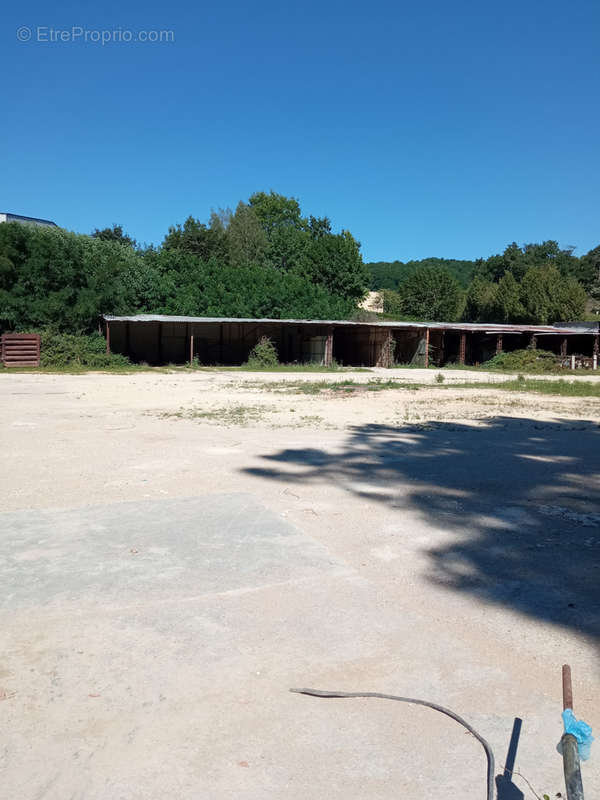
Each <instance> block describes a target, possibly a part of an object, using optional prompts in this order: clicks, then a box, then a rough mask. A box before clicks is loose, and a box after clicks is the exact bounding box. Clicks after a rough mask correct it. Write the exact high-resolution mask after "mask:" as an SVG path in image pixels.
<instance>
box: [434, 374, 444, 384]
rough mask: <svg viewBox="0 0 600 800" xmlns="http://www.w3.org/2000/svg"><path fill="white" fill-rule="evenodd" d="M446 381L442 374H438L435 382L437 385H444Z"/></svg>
mask: <svg viewBox="0 0 600 800" xmlns="http://www.w3.org/2000/svg"><path fill="white" fill-rule="evenodd" d="M445 380H446V376H445V375H442V373H441V372H438V374H437V375H436V376H435V382H436V383H443V382H444V381H445Z"/></svg>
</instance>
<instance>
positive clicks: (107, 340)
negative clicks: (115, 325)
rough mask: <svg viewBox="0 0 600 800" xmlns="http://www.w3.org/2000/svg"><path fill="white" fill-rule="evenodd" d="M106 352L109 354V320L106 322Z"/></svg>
mask: <svg viewBox="0 0 600 800" xmlns="http://www.w3.org/2000/svg"><path fill="white" fill-rule="evenodd" d="M106 353H107V355H110V322H107V323H106Z"/></svg>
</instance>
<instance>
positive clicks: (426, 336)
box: [424, 328, 429, 368]
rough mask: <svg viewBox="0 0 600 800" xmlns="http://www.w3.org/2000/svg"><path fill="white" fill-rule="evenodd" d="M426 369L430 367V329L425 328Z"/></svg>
mask: <svg viewBox="0 0 600 800" xmlns="http://www.w3.org/2000/svg"><path fill="white" fill-rule="evenodd" d="M424 360H425V368H427V367H428V366H429V328H425V359H424Z"/></svg>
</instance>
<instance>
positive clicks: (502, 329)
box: [102, 314, 598, 336]
mask: <svg viewBox="0 0 600 800" xmlns="http://www.w3.org/2000/svg"><path fill="white" fill-rule="evenodd" d="M102 318H103V319H104V320H105V321H106V322H139V323H144V322H183V323H202V322H214V323H221V322H247V323H254V324H257V323H261V324H265V325H266V324H272V325H334V326H345V327H346V326H360V327H367V328H369V327H371V328H372V327H381V328H430V329H432V330H450V331H467V332H468V331H472V332H479V333H486V334H490V335H491V334H495V333H515V334H518V333H537V334H562V335H563V336H564V335H574V334H575V335H577V334H582V333H584V334H588V333H589V334H597V333H598V327H597V325H596V324H595V323H590V327H589V328H581V327H576V328H575V327H573V328H570V327H558V326H555V325H502V324H491V325H490V323H483V322H397V321H392V320H384V321H374V322H357V321H351V320H339V319H268V318H261V319H254V318H252V317H183V316H175V315H173V316H172V315H170V314H134V315H132V316H114V315H112V314H104V315H103V316H102Z"/></svg>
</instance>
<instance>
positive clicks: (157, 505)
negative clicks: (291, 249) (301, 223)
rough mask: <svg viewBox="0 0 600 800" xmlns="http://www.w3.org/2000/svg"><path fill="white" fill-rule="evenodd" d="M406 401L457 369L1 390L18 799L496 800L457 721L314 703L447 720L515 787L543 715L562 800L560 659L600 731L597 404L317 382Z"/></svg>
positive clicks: (550, 784)
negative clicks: (336, 692) (467, 728)
mask: <svg viewBox="0 0 600 800" xmlns="http://www.w3.org/2000/svg"><path fill="white" fill-rule="evenodd" d="M444 375H445V378H446V383H448V382H451V381H455V382H464V381H466V380H469V381H470V380H480V379H489V376H488V377H486V376H485V373H479V372H469V371H468V370H457V371H456V372H451V371H449V370H444ZM379 377H382V378H385V379H388V378H390V377H392V378H394V379H397V380H401V381H406V382H408V381H415V382H417V383H425V382H429V381H434V379H435V373H432V372H431V371H426V370H397V371H396V370H394V371H387V370H386V371H377V370H374V371H372V372H370V373H362V372H360V373H350V374H347V373H326V374H319V373H306V374H298V373H273V374H268V373H260V374H250V373H243V372H208V371H207V372H203V371H198V372H193V373H185V374H182V373H181V372H177V373H172V374H169V373H164V372H155V371H149V372H145V373H134V374H131V375H109V374H91V373H89V374H84V375H42V374H16V373H15V374H8V375H7V374H3V375H0V410H1V413H2V420H3V422H2V429H3V433H2V444H3V458H2V461H1V466H0V470H1V476H0V477H1V480H2V498H3V499H2V516H1V517H0V522H1V523H2V524H1V529H2V531H3V534H2V536H3V538H2V550H1V556H2V559H1V561H0V564H1V570H2V585H3V587H4V592H3V604H2V645H3V646H2V653H3V656H2V660H1V662H0V701H1V708H2V711H3V713H4V717H5V720H6V724H5V731H6V733H5V737H4V748H3V751H2V756H1V757H0V759H1V761H0V763H1V764H2V768H3V779H2V780H3V783H2V786H3V788H2V792H0V794H2V795H3V796H6V797H11V798H13V797H18V798H22V800H34V798H36V799H37V798H52V799H54V798H56V800H63V799H64V798H67V797H68V798H86V800H87V799H88V798H93V799H94V800H100V798H101V799H102V800H109V799H110V800H116V799H117V798H119V799H120V798H163V797H166V796H170V797H177V798H199V797H202V798H204V797H209V798H213V797H214V798H244V800H258V798H265V797H288V798H292V799H293V800H295V799H296V798H302V800H305V799H306V798H313V797H314V798H320V797H322V796H324V795H327V796H328V797H330V798H340V800H341V798H348V797H351V798H367V797H377V798H386V799H387V798H390V799H391V798H392V797H394V798H396V797H398V796H404V795H406V796H411V797H415V798H419V799H420V798H423V800H424V799H425V798H437V797H440V798H442V797H443V798H444V800H448V798H465V797H472V798H483V797H485V791H484V789H485V758H484V755H483V751H482V750H481V748H480V746H479V745H478V744H477V742H476V741H475V740H474V739H473V738H472V737H471V736H469V735H466V734H465V733H464V732H463V730H462V729H461V728H460V727H458V726H457V725H456V724H455V723H454V722H452V721H451V720H449V719H447V718H445V717H442V716H440V715H438V714H435V712H433V711H429V710H427V709H423V708H416V707H410V706H400V705H399V704H395V703H387V702H385V701H375V700H371V701H369V700H332V701H324V700H317V699H312V698H308V697H302V696H300V695H294V694H290V693H289V692H288V689H289V688H290V687H292V686H315V687H317V688H324V689H341V690H345V691H361V690H363V691H379V692H388V693H394V694H404V695H409V696H413V697H422V698H424V699H428V700H431V701H434V702H438V703H441V704H443V705H447V706H449V707H450V708H452V709H453V710H455V711H456V712H458V713H459V714H461V715H463V716H465V717H466V718H467V719H468V720H469V721H470V722H471V723H472V724H473V725H474V726H475V727H476V728H477V729H478V730H479V731H480V732H481V733H482V734H483V735H484V736H485V737H486V738H487V739H489V741H490V742H491V744H492V746H493V747H494V750H495V752H496V757H497V761H498V765H497V769H496V772H497V773H498V774H501V773H502V769H501V765H503V764H504V763H505V758H506V752H507V748H508V743H509V739H510V734H511V730H512V728H513V723H514V719H515V718H516V717H518V718H520V719H522V720H523V727H522V733H521V738H520V741H519V745H518V749H517V758H516V764H515V770H517V771H518V772H520V773H521V774H522V775H524V776H525V777H526V778H527V779H528V780H529V781H530V782H531V784H532V786H533V787H534V789H535V791H536V792H537V793H538V794H539V795H540V796H541V795H542V794H543V793H548V795H549V796H550V797H551V798H554V797H555V796H556V794H557V792H562V793H563V796H564V788H563V783H562V762H561V759H560V756H559V755H558V754H557V752H556V749H555V748H556V743H557V742H558V740H559V738H560V733H561V727H560V724H561V721H560V711H561V708H562V706H561V680H560V667H561V664H562V663H564V662H566V661H568V662H569V663H570V664H571V666H572V669H573V676H574V694H575V706H576V708H575V710H576V713H578V714H580V715H581V716H582V717H583V718H584V719H585V720H586V721H587V722H589V723H590V724H592V725H593V726H595V727H596V729H598V726H600V716H599V709H600V688H599V682H598V634H599V632H600V631H599V627H600V626H599V618H600V597H599V594H600V591H599V587H600V580H599V575H598V560H599V559H598V554H599V551H600V536H599V534H598V530H599V527H600V524H599V523H600V502H599V501H600V481H599V477H600V476H599V473H600V463H599V456H598V452H599V447H598V445H599V444H600V438H599V433H600V428H599V424H598V423H599V421H600V401H599V400H597V399H595V398H566V397H555V396H549V395H533V394H528V393H512V392H505V391H497V390H494V389H488V388H485V389H479V390H465V389H458V388H456V389H453V388H444V387H441V388H440V387H438V386H435V385H433V386H431V388H419V389H418V390H415V389H403V390H388V391H377V392H372V391H366V390H365V391H358V392H352V393H344V392H340V391H335V392H334V391H331V390H327V391H324V392H319V393H317V394H305V393H301V392H300V391H299V389H298V386H297V384H298V382H299V381H309V382H314V381H321V380H323V381H327V382H331V381H335V380H348V379H351V380H353V381H356V382H367V381H369V380H372V379H373V378H379ZM501 377H502V376H497V375H496V376H495V378H496V379H501ZM592 379H595V378H592ZM596 744H597V743H596ZM583 775H584V783H585V788H586V796H589V797H593V796H595V795H598V794H600V770H599V768H598V754H597V753H596V754H594V749H593V748H592V759H591V760H590V761H589V762H587V763H586V764H584V765H583ZM513 780H514V786H510V785H509V782H510V776H508V775H507V776H506V777H505V778H504V780H503V786H502V793H501V795H500V797H501V800H509V798H512V797H515V798H517V797H520V796H521V795H519V794H518V791H521V792H522V793H523V796H524V797H527V798H532V797H534V795H533V794H532V792H531V790H530V789H529V788H528V787H527V784H526V783H525V782H524V781H523V780H522V779H521V778H520V777H519V776H514V778H513ZM501 783H502V781H501Z"/></svg>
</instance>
